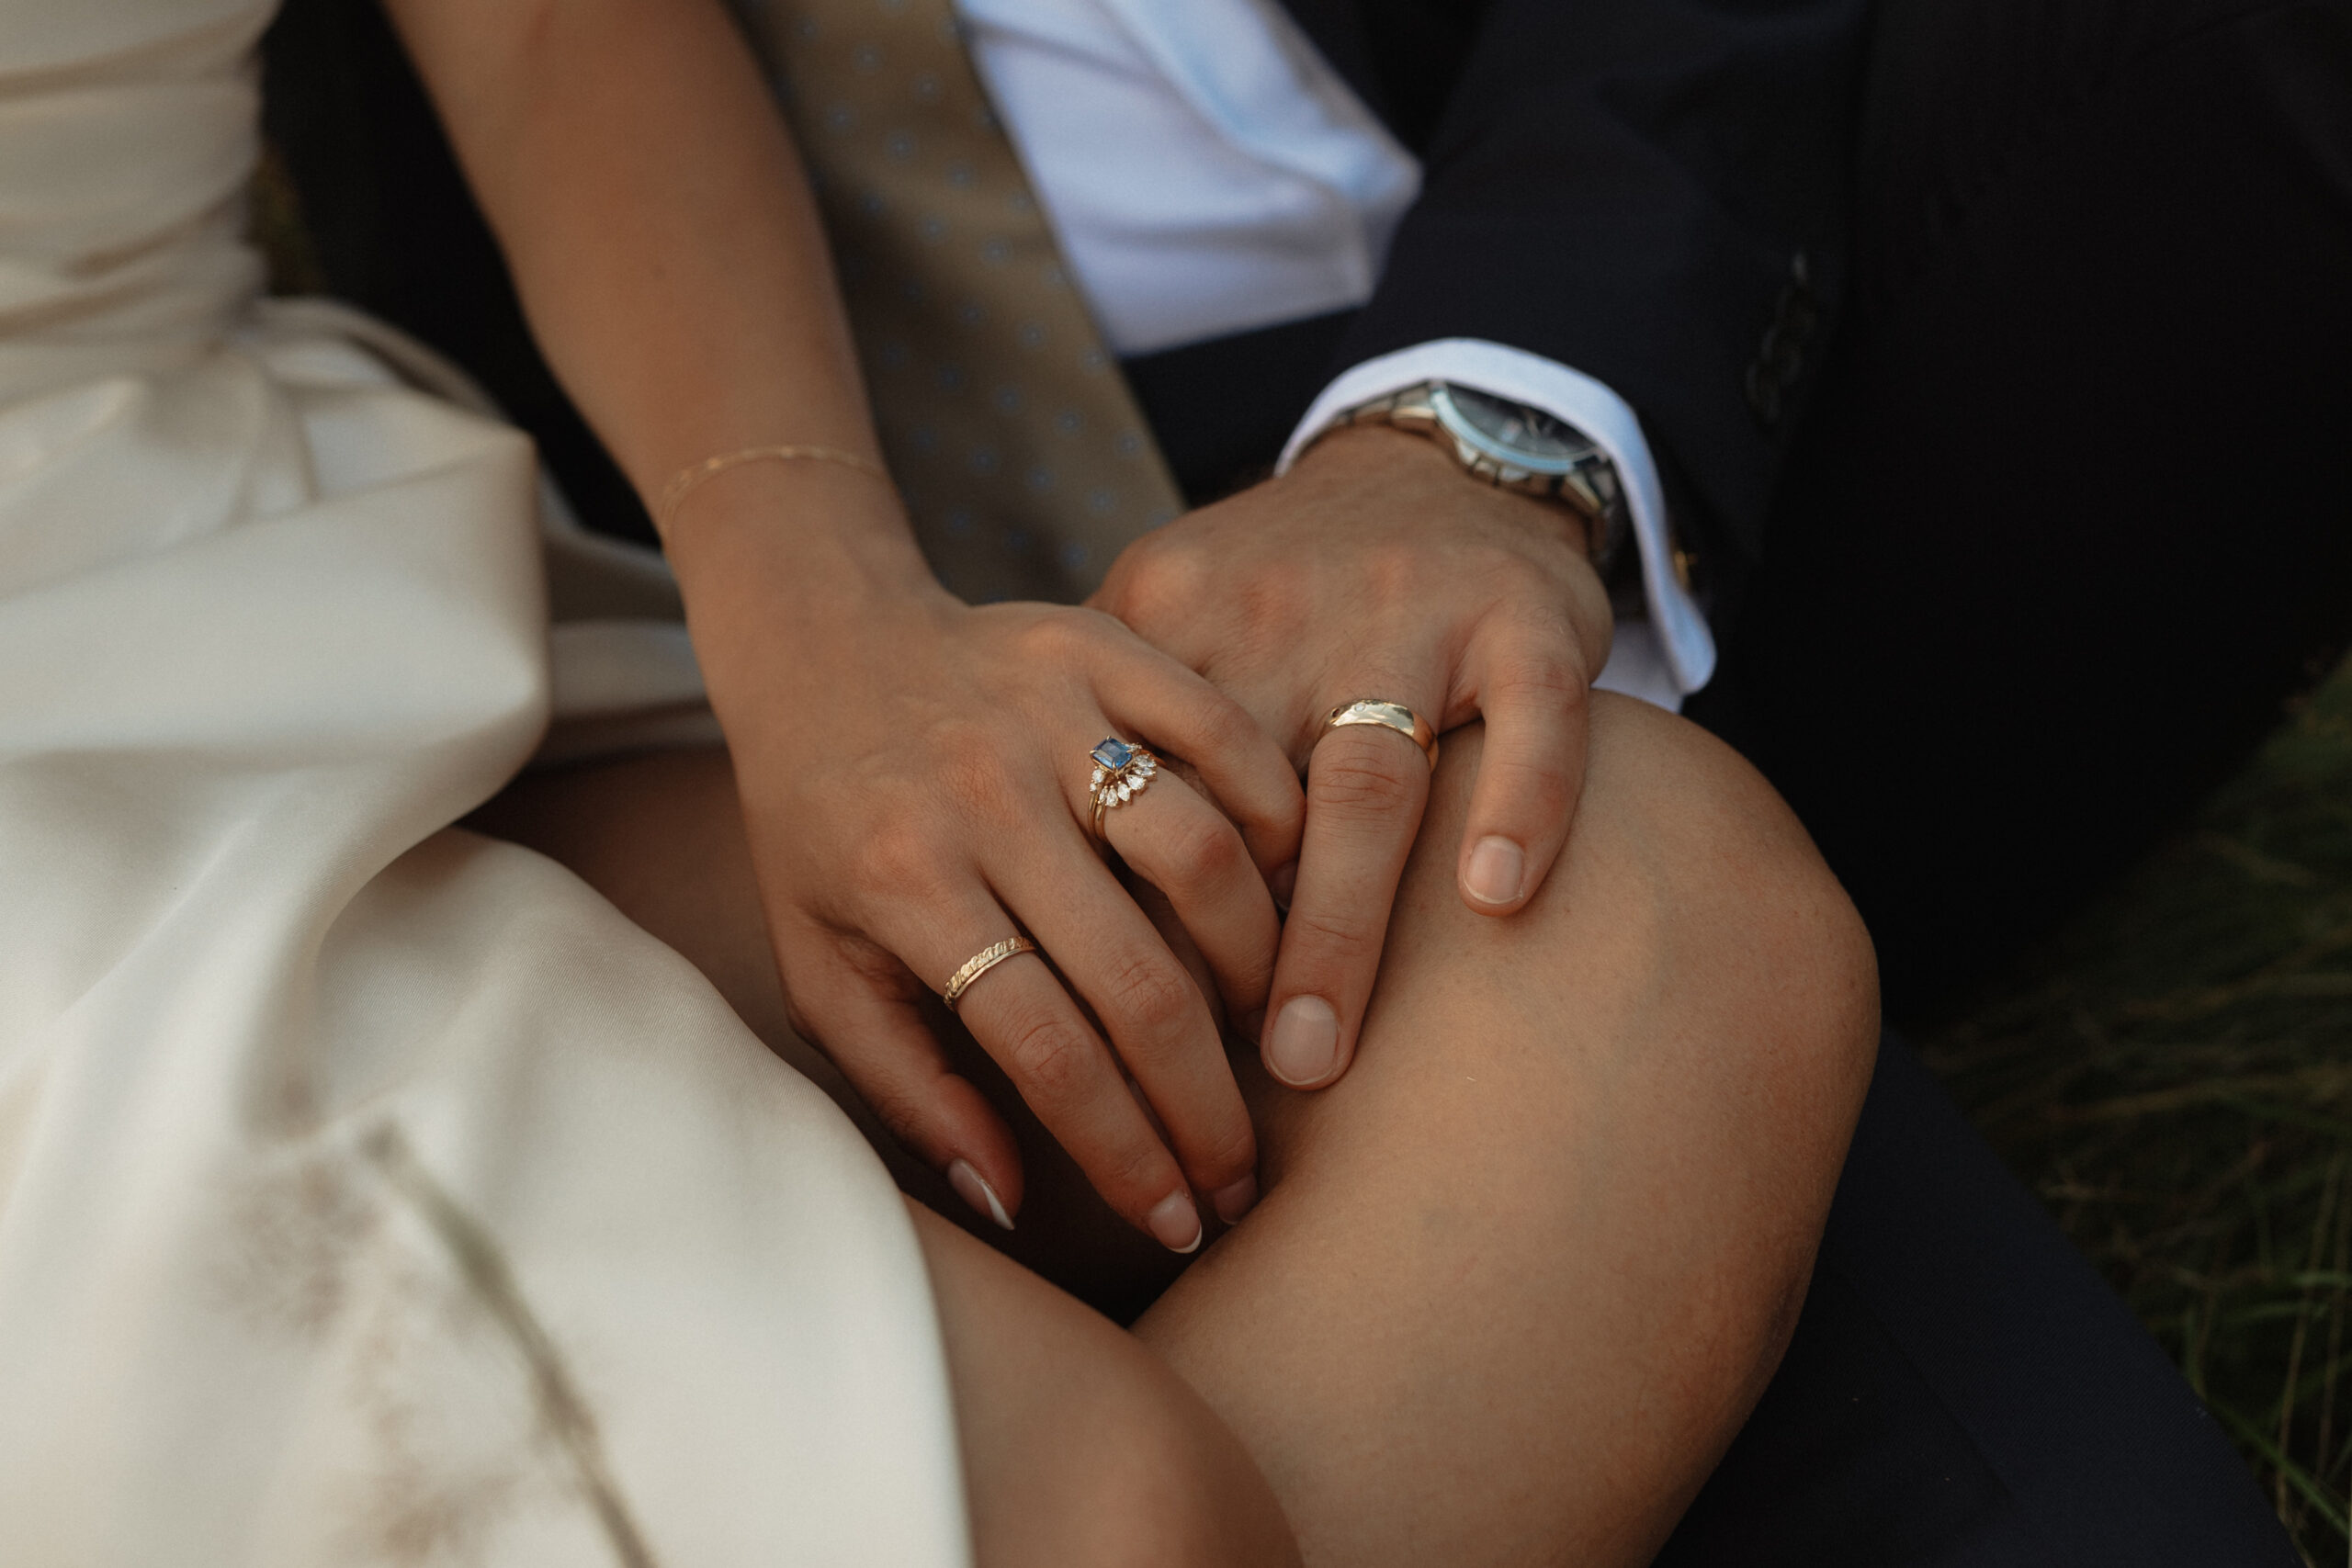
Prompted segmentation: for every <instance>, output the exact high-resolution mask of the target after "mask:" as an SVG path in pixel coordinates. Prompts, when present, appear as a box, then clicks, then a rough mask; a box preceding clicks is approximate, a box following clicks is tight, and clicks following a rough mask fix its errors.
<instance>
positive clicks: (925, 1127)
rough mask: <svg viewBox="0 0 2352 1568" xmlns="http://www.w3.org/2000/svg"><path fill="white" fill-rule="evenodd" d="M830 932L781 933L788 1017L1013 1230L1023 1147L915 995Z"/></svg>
mask: <svg viewBox="0 0 2352 1568" xmlns="http://www.w3.org/2000/svg"><path fill="white" fill-rule="evenodd" d="M857 941H858V939H855V938H844V937H842V935H840V934H839V933H837V932H831V931H816V930H809V931H797V932H795V933H793V935H792V937H791V938H790V939H789V940H787V939H785V938H779V940H778V942H777V943H776V946H777V952H778V957H779V966H780V967H781V968H782V970H783V972H784V973H785V974H786V976H787V977H788V978H787V985H788V988H789V994H790V1007H791V1010H792V1013H793V1015H794V1016H793V1024H794V1027H795V1028H796V1029H797V1030H799V1031H800V1032H802V1033H804V1034H806V1035H807V1036H808V1037H809V1039H810V1040H811V1041H813V1042H815V1043H817V1045H818V1046H819V1047H820V1048H821V1049H822V1050H823V1051H824V1052H825V1054H826V1055H828V1056H829V1057H831V1059H832V1062H833V1065H834V1066H838V1067H839V1068H841V1070H842V1077H846V1078H847V1079H849V1081H850V1087H851V1088H853V1089H855V1090H857V1093H858V1096H859V1098H860V1099H862V1100H865V1103H866V1105H867V1106H868V1107H870V1108H871V1109H872V1110H873V1111H874V1114H875V1116H876V1119H877V1120H879V1121H880V1122H881V1123H882V1125H883V1127H884V1128H885V1129H886V1130H888V1133H889V1134H890V1135H891V1136H892V1137H894V1138H896V1139H897V1140H898V1141H899V1145H901V1146H902V1147H904V1148H906V1149H908V1150H909V1151H910V1152H911V1153H912V1154H913V1155H914V1156H915V1157H916V1158H918V1159H920V1160H922V1162H923V1163H924V1164H926V1165H928V1166H930V1167H931V1168H932V1169H933V1170H935V1171H937V1172H939V1173H940V1174H941V1175H942V1176H944V1177H945V1178H946V1179H947V1183H948V1185H949V1186H951V1187H953V1188H954V1189H955V1190H956V1196H957V1197H959V1198H961V1199H963V1200H964V1201H965V1202H966V1203H967V1204H969V1205H971V1207H972V1210H973V1212H974V1213H978V1215H979V1216H980V1217H981V1218H983V1219H985V1220H989V1221H991V1222H993V1223H994V1224H998V1225H1001V1226H1002V1227H1003V1228H1004V1229H1006V1230H1011V1229H1012V1224H1013V1218H1014V1216H1015V1215H1017V1214H1019V1213H1021V1201H1022V1197H1023V1185H1024V1184H1023V1179H1022V1171H1021V1152H1020V1146H1019V1145H1018V1144H1017V1143H1016V1142H1015V1141H1014V1139H1013V1135H1012V1129H1011V1128H1009V1127H1007V1126H1006V1125H1005V1123H1004V1120H1003V1118H1002V1117H1001V1116H999V1115H998V1114H997V1113H996V1111H995V1109H994V1108H993V1107H991V1106H990V1105H989V1102H988V1100H987V1098H986V1097H985V1096H984V1095H982V1094H981V1093H980V1091H979V1089H978V1087H976V1086H975V1085H974V1084H973V1083H972V1082H971V1080H969V1079H968V1078H966V1077H962V1076H960V1075H959V1074H957V1073H956V1072H955V1071H953V1070H952V1069H951V1068H950V1067H949V1066H948V1063H947V1055H946V1053H945V1052H944V1051H942V1050H941V1049H940V1046H939V1042H938V1040H937V1039H936V1038H934V1037H933V1034H932V1032H931V1030H930V1028H929V1026H928V1025H926V1024H925V1023H924V1021H923V1019H922V1012H921V1011H920V1010H918V1009H917V1007H916V1006H915V1004H914V1003H913V1002H911V1001H910V1000H909V999H908V998H906V997H905V996H904V995H903V994H899V993H896V992H895V991H894V989H893V988H892V987H888V986H887V985H882V984H877V982H876V976H875V975H874V973H873V963H874V962H876V961H882V960H886V959H887V958H888V955H887V954H883V953H879V952H876V951H869V952H868V953H865V954H864V955H863V956H864V957H865V959H866V960H867V962H859V961H857V960H856V959H854V958H853V957H852V955H851V953H850V952H849V951H847V950H846V948H845V946H844V943H854V942H857Z"/></svg>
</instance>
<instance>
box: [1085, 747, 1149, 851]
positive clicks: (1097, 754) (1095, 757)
mask: <svg viewBox="0 0 2352 1568" xmlns="http://www.w3.org/2000/svg"><path fill="white" fill-rule="evenodd" d="M1087 757H1088V759H1089V760H1090V761H1092V762H1093V764H1094V777H1093V780H1092V782H1091V784H1089V785H1088V786H1087V787H1088V788H1090V789H1091V790H1092V791H1093V792H1094V836H1095V837H1096V838H1098V839H1100V838H1102V837H1103V813H1104V812H1106V811H1108V810H1110V809H1111V808H1112V807H1114V806H1124V805H1125V804H1126V803H1127V802H1128V801H1130V800H1133V799H1134V798H1135V797H1136V795H1141V794H1142V793H1143V791H1144V786H1145V785H1146V784H1149V783H1151V781H1152V776H1153V775H1154V774H1156V773H1159V758H1157V757H1155V756H1153V755H1152V754H1151V753H1150V751H1148V750H1146V749H1145V748H1143V747H1141V746H1137V745H1136V744H1134V743H1133V742H1131V741H1126V740H1122V739H1119V738H1118V737H1117V736H1115V735H1109V736H1105V737H1103V742H1102V744H1100V745H1098V746H1097V747H1095V748H1094V750H1091V751H1090V752H1088V753H1087Z"/></svg>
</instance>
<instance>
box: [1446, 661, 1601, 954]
mask: <svg viewBox="0 0 2352 1568" xmlns="http://www.w3.org/2000/svg"><path fill="white" fill-rule="evenodd" d="M1469 665H1470V672H1471V676H1472V679H1473V680H1474V681H1475V682H1476V685H1477V692H1478V706H1479V709H1480V712H1481V713H1482V715H1483V716H1484V717H1485V719H1486V721H1487V736H1486V746H1485V749H1484V750H1482V751H1481V752H1480V754H1479V758H1478V782H1477V784H1476V786H1475V787H1474V788H1473V789H1472V790H1471V793H1470V820H1469V824H1468V826H1467V827H1466V828H1465V829H1464V830H1463V835H1462V848H1461V851H1460V854H1459V856H1458V858H1457V860H1456V862H1455V865H1454V880H1455V883H1456V886H1459V887H1460V888H1461V891H1462V901H1463V902H1464V903H1465V904H1467V905H1469V906H1470V908H1473V909H1476V910H1477V911H1478V912H1479V913H1480V914H1482V915H1508V914H1510V913H1512V912H1513V911H1514V910H1517V909H1519V908H1521V907H1522V906H1524V905H1525V904H1526V902H1527V901H1528V899H1530V898H1532V897H1534V896H1535V890H1536V889H1537V888H1538V887H1541V886H1543V885H1544V877H1545V876H1546V875H1547V874H1550V872H1551V869H1552V863H1553V862H1554V861H1555V860H1556V859H1558V858H1559V853H1560V847H1561V846H1562V845H1563V844H1565V843H1566V841H1567V837H1568V824H1569V823H1570V822H1571V821H1572V820H1573V819H1574V818H1575V817H1576V810H1577V796H1578V795H1581V794H1582V792H1583V789H1584V759H1585V731H1586V727H1587V720H1588V717H1589V706H1590V689H1591V681H1590V679H1589V676H1588V675H1587V673H1586V671H1585V667H1584V659H1583V655H1582V654H1581V652H1580V651H1579V650H1578V649H1577V646H1576V644H1575V642H1574V641H1573V640H1572V639H1571V638H1570V637H1568V635H1567V634H1566V630H1565V629H1564V628H1563V629H1558V630H1555V629H1551V628H1545V627H1531V628H1525V629H1520V630H1515V631H1502V632H1497V633H1495V634H1493V635H1490V636H1487V637H1483V638H1482V639H1481V646H1480V647H1478V648H1475V649H1472V650H1471V655H1470V660H1469Z"/></svg>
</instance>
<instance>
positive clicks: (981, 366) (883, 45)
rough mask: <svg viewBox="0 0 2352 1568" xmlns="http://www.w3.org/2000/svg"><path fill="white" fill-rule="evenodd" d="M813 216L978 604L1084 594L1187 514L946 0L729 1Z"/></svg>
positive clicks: (887, 435)
mask: <svg viewBox="0 0 2352 1568" xmlns="http://www.w3.org/2000/svg"><path fill="white" fill-rule="evenodd" d="M738 9H739V11H740V12H741V14H742V15H743V17H744V19H745V21H746V23H747V25H748V30H749V33H750V36H751V38H752V43H753V46H754V47H755V48H756V49H757V50H758V51H759V52H760V53H761V55H762V56H763V60H764V62H765V63H766V65H767V67H768V68H769V70H770V72H771V73H772V76H773V78H774V81H775V86H776V90H777V96H778V98H779V100H780V101H781V102H782V104H783V105H784V109H785V114H786V118H787V120H788V121H789V122H790V124H791V126H792V129H793V133H794V135H795V137H796V138H797V141H798V142H799V147H800V155H801V158H802V161H803V162H804V164H806V165H807V167H808V169H809V177H810V179H811V181H812V182H813V183H814V185H815V186H816V190H817V197H818V202H819V205H820V208H821V209H822V210H823V213H824V219H825V228H826V233H827V236H828V238H829V239H830V241H831V245H832V250H833V259H834V264H835V267H836V270H837V271H838V272H839V274H840V276H841V282H842V297H843V299H844V300H845V301H846V302H847V304H848V307H849V317H850V326H851V330H852V332H853V333H854V335H855V337H856V340H857V347H858V356H859V359H860V360H861V362H862V363H863V365H864V367H865V379H866V386H867V389H868V391H869V393H870V395H871V396H872V398H873V400H874V412H875V419H876V423H877V424H878V425H879V427H880V430H881V435H882V446H883V450H884V452H885V454H886V455H887V456H888V459H889V464H890V471H891V475H892V477H893V478H894V479H896V480H897V481H898V484H899V491H900V492H901V493H902V494H903V495H904V496H905V497H906V502H907V509H908V512H909V513H910V515H911V516H912V518H913V520H914V526H915V534H916V536H917V537H918V538H919V539H920V540H921V541H922V547H923V552H924V554H925V555H926V556H928V557H929V558H930V560H931V564H932V568H933V570H934V571H936V572H937V573H938V574H939V578H940V581H943V582H944V583H945V584H946V585H947V586H948V588H950V589H951V590H953V591H954V592H956V593H959V594H961V595H962V596H963V597H965V598H966V599H968V600H971V601H972V602H974V603H982V602H986V601H989V600H992V599H1047V600H1057V601H1060V602H1063V603H1071V602H1074V601H1076V600H1079V599H1081V598H1083V597H1085V595H1086V594H1087V593H1089V592H1091V591H1092V590H1093V588H1094V587H1095V585H1096V584H1098V583H1100V582H1101V581H1102V580H1103V571H1104V570H1105V569H1107V568H1108V567H1109V565H1110V564H1111V561H1112V560H1113V558H1115V557H1116V556H1117V555H1118V553H1119V551H1120V550H1121V549H1123V548H1124V547H1125V546H1126V544H1127V542H1128V541H1129V540H1132V539H1133V538H1135V537H1136V536H1137V535H1139V534H1141V533H1142V532H1143V531H1144V530H1145V529H1147V528H1148V527H1151V526H1153V525H1157V524H1159V523H1163V522H1165V521H1167V520H1168V519H1169V518H1170V517H1173V516H1174V515H1175V514H1176V513H1178V512H1179V511H1180V510H1182V505H1183V502H1182V498H1181V497H1180V495H1179V494H1178V491H1177V490H1176V485H1175V481H1174V480H1173V479H1170V477H1169V474H1168V468H1167V465H1166V464H1165V462H1163V461H1162V459H1161V457H1160V455H1159V448H1158V447H1157V446H1155V445H1154V444H1153V442H1152V439H1151V434H1150V431H1149V429H1148V426H1147V425H1146V424H1145V423H1144V420H1143V416H1142V414H1141V412H1139V411H1138V410H1137V409H1136V403H1135V399H1134V397H1133V395H1132V394H1131V393H1130V392H1129V391H1128V389H1127V385H1126V382H1125V379H1124V378H1122V377H1121V375H1120V374H1119V368H1118V366H1117V365H1116V364H1115V363H1114V361H1113V360H1112V358H1111V355H1109V353H1108V352H1107V351H1106V350H1105V349H1104V347H1103V340H1102V336H1101V334H1100V333H1098V332H1097V331H1096V330H1095V327H1094V322H1093V321H1092V319H1091V317H1090V316H1089V315H1088V313H1087V309H1086V304H1085V301H1084V300H1083V299H1080V295H1079V292H1078V289H1077V288H1076V287H1075V286H1074V285H1073V284H1072V282H1071V279H1070V276H1069V270H1068V268H1067V267H1066V266H1065V265H1063V262H1062V258H1061V253H1060V250H1059V248H1058V247H1057V245H1056V243H1055V242H1054V236H1053V232H1052V231H1051V230H1050V229H1049V228H1047V226H1046V218H1045V213H1044V211H1043V210H1042V209H1040V207H1039V206H1038V203H1037V198H1036V195H1035V192H1033V191H1032V190H1031V189H1030V186H1029V181H1028V178H1027V176H1026V175H1024V174H1023V172H1022V168H1021V164H1020V161H1019V159H1018V158H1017V157H1016V156H1015V155H1014V153H1013V150H1012V142H1011V141H1009V140H1008V139H1007V138H1006V136H1005V132H1004V128H1003V126H1002V125H1001V123H1000V122H999V121H998V119H997V118H996V115H995V114H994V112H993V111H992V110H991V109H990V108H989V103H988V99H987V97H986V96H985V95H984V94H983V92H982V90H981V87H980V83H979V78H978V75H977V74H976V73H975V72H974V71H973V68H972V62H971V59H970V56H969V55H968V54H967V52H966V51H965V48H964V40H963V38H962V36H961V34H960V32H959V31H958V29H957V28H956V18H955V16H954V13H953V12H952V10H951V9H950V7H949V3H948V0H738Z"/></svg>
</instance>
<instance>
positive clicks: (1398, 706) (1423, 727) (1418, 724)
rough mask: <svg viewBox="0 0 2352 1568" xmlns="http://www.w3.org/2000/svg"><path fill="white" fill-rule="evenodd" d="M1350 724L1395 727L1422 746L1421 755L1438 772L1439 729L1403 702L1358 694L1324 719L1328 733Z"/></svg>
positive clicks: (1414, 742) (1433, 770)
mask: <svg viewBox="0 0 2352 1568" xmlns="http://www.w3.org/2000/svg"><path fill="white" fill-rule="evenodd" d="M1351 724H1375V725H1378V726H1379V727H1380V728H1383V729H1393V730H1395V731H1396V732H1397V734H1399V735H1401V736H1403V737H1404V738H1405V739H1408V740H1409V741H1411V742H1412V743H1413V744H1414V745H1416V746H1418V747H1419V748H1420V749H1421V755H1422V756H1424V757H1427V758H1428V759H1429V760H1430V772H1432V773H1434V772H1436V771H1437V731H1436V730H1434V729H1432V728H1430V721H1429V720H1428V719H1425V718H1423V717H1422V716H1420V715H1419V714H1417V713H1415V712H1414V711H1413V710H1412V709H1411V708H1408V707H1407V706H1406V705H1404V704H1403V703H1392V702H1390V701H1389V700H1388V699H1387V698H1385V697H1358V698H1357V699H1356V700H1355V701H1354V702H1351V703H1341V704H1340V705H1339V706H1338V707H1335V708H1333V709H1332V710H1331V712H1330V715H1329V717H1327V718H1325V719H1324V721H1323V729H1324V732H1325V733H1326V734H1329V732H1330V731H1332V730H1334V729H1339V728H1343V727H1345V726H1347V725H1351Z"/></svg>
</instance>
